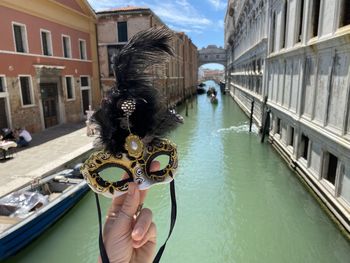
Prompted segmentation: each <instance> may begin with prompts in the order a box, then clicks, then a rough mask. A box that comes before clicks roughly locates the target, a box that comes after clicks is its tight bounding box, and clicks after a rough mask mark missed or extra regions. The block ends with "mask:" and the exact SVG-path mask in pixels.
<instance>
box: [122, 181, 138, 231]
mask: <svg viewBox="0 0 350 263" xmlns="http://www.w3.org/2000/svg"><path fill="white" fill-rule="evenodd" d="M139 204H140V191H139V189H138V188H137V186H136V184H135V183H129V189H128V193H127V195H126V197H125V200H124V203H123V205H122V207H121V209H120V211H119V212H118V218H120V224H123V223H127V224H130V222H132V221H133V216H134V214H135V213H136V211H137V208H138V206H139Z"/></svg>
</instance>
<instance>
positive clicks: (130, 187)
mask: <svg viewBox="0 0 350 263" xmlns="http://www.w3.org/2000/svg"><path fill="white" fill-rule="evenodd" d="M134 193H135V184H134V183H129V189H128V195H134Z"/></svg>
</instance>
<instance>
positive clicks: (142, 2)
mask: <svg viewBox="0 0 350 263" xmlns="http://www.w3.org/2000/svg"><path fill="white" fill-rule="evenodd" d="M88 2H89V3H90V5H91V6H92V8H93V9H94V10H95V11H101V10H105V9H109V8H114V7H125V6H128V5H129V6H138V7H149V8H150V9H151V10H152V11H153V12H154V13H155V14H156V15H157V16H158V17H159V18H160V19H161V20H162V21H163V22H164V23H165V24H166V25H167V26H168V27H169V28H171V29H173V30H175V31H179V32H185V33H186V34H187V35H188V36H189V38H191V39H192V42H193V43H194V44H195V45H196V46H197V48H198V49H201V48H203V47H207V46H208V45H216V46H218V47H220V46H221V47H223V46H224V17H225V12H226V6H227V0H88ZM205 67H206V68H222V67H220V66H219V65H218V64H206V65H205Z"/></svg>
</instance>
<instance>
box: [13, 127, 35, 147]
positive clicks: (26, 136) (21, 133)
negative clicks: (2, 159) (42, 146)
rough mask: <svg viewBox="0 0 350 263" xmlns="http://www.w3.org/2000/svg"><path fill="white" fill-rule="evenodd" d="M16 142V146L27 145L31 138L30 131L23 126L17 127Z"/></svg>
mask: <svg viewBox="0 0 350 263" xmlns="http://www.w3.org/2000/svg"><path fill="white" fill-rule="evenodd" d="M15 134H16V142H17V145H18V147H25V146H28V145H29V142H31V140H32V136H31V135H30V133H29V132H28V131H27V130H26V129H24V128H17V129H16V131H15Z"/></svg>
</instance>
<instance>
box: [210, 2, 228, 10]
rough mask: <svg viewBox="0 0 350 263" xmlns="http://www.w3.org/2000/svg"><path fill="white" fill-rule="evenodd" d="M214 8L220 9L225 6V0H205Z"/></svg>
mask: <svg viewBox="0 0 350 263" xmlns="http://www.w3.org/2000/svg"><path fill="white" fill-rule="evenodd" d="M207 1H208V2H209V3H210V4H211V5H212V6H213V7H214V8H215V10H222V9H225V8H226V6H227V1H223V0H207Z"/></svg>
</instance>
